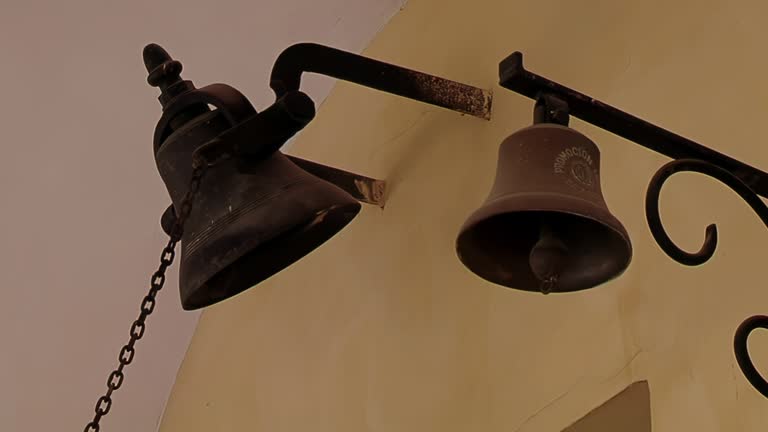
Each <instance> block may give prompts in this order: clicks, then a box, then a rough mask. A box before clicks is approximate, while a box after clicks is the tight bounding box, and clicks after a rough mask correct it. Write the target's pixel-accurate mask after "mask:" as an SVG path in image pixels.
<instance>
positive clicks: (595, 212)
mask: <svg viewBox="0 0 768 432" xmlns="http://www.w3.org/2000/svg"><path fill="white" fill-rule="evenodd" d="M552 196H557V197H558V199H559V200H560V203H563V202H564V201H566V202H567V201H570V202H571V203H574V204H576V203H578V204H579V205H577V206H576V207H579V208H580V209H578V210H577V209H573V208H570V209H568V208H564V207H566V206H563V205H557V206H555V205H546V204H542V203H538V204H539V205H536V204H537V203H535V202H532V201H538V200H536V199H534V200H531V199H530V198H531V197H534V198H536V197H538V198H547V200H541V201H542V202H543V203H546V202H552V201H551V197H552ZM521 199H523V200H525V201H527V205H526V207H525V208H522V207H521V205H520V202H519V201H520V200H521ZM587 209H589V210H591V211H592V213H591V214H590V213H589V212H588V211H587ZM512 213H561V214H567V215H570V216H575V217H578V218H581V219H584V220H587V221H589V222H590V223H595V224H599V225H601V226H603V227H606V228H608V230H609V232H610V233H612V234H613V235H614V236H615V238H616V239H620V240H621V241H619V242H618V243H617V244H619V245H622V248H621V251H620V252H619V254H618V255H619V259H617V260H616V261H615V263H616V264H615V265H616V266H615V270H614V271H611V272H609V273H606V275H605V277H604V278H601V280H599V281H598V282H597V283H595V284H593V285H589V286H583V287H577V288H573V289H566V290H562V291H552V293H553V294H566V293H569V292H577V291H583V290H587V289H592V288H597V287H598V286H600V285H603V284H605V283H607V282H609V281H611V280H613V279H616V278H618V277H619V276H621V275H622V274H623V273H624V272H625V271H626V270H627V269H628V268H629V266H630V264H631V263H632V258H633V247H632V241H631V239H630V237H629V233H628V232H627V230H626V228H624V225H623V224H622V223H621V222H620V221H619V220H618V218H616V217H615V216H614V215H613V214H612V213H611V212H610V211H609V210H608V209H607V207H605V208H603V207H600V206H597V205H595V204H593V203H592V202H590V201H587V200H584V199H581V198H578V197H574V196H571V195H562V194H555V193H540V192H536V193H517V194H514V195H507V196H500V197H497V198H495V199H491V200H487V201H486V202H485V203H484V204H483V205H482V206H481V207H480V208H479V209H477V210H475V211H474V212H473V213H472V214H471V215H470V216H469V217H468V218H467V220H466V221H465V222H464V224H463V225H462V227H461V229H460V231H459V235H458V236H457V237H456V241H455V249H456V254H457V255H458V258H459V260H460V261H461V262H462V264H464V266H465V267H466V268H467V269H468V270H469V271H470V272H471V273H473V274H475V275H476V276H478V277H480V278H481V279H483V280H485V281H488V282H490V283H493V284H496V285H500V286H504V287H507V288H510V289H515V290H519V291H528V292H538V291H539V290H538V289H527V288H521V287H518V286H511V285H509V284H507V283H503V282H502V281H500V280H499V279H498V278H494V277H493V276H492V275H491V274H489V273H487V272H484V271H482V270H481V269H480V268H479V267H477V266H476V264H477V262H475V261H474V260H473V259H471V258H469V257H467V256H464V254H462V248H463V247H464V246H466V245H467V244H468V242H469V241H470V240H469V239H468V236H469V235H470V232H471V231H472V230H473V229H475V228H477V227H478V226H479V225H480V224H483V223H485V222H488V221H490V220H492V219H494V218H496V217H500V216H502V215H504V214H512Z"/></svg>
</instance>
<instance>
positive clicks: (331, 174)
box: [288, 155, 387, 208]
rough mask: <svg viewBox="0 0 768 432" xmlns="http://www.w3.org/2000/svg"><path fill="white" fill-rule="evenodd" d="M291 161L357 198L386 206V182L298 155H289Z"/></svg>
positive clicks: (364, 201) (368, 202)
mask: <svg viewBox="0 0 768 432" xmlns="http://www.w3.org/2000/svg"><path fill="white" fill-rule="evenodd" d="M288 159H290V160H291V162H293V163H295V164H296V165H298V166H299V168H301V169H303V170H304V171H307V172H308V173H310V174H312V175H314V176H315V177H319V178H321V179H323V180H325V181H327V182H330V183H333V184H335V185H336V186H338V187H340V188H341V189H343V190H344V191H345V192H347V193H348V194H350V195H352V196H353V197H354V198H355V199H356V200H358V201H360V202H363V203H366V204H373V205H377V206H379V207H382V208H383V207H384V204H385V202H386V196H385V192H386V185H387V184H386V182H385V181H384V180H377V179H374V178H370V177H366V176H363V175H360V174H355V173H352V172H349V171H344V170H341V169H338V168H334V167H330V166H327V165H322V164H319V163H317V162H312V161H308V160H306V159H301V158H298V157H296V156H290V155H289V156H288Z"/></svg>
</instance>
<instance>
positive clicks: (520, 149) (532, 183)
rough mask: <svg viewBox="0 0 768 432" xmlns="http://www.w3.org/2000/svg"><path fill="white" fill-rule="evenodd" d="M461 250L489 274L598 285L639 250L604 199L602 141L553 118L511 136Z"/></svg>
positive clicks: (568, 285)
mask: <svg viewBox="0 0 768 432" xmlns="http://www.w3.org/2000/svg"><path fill="white" fill-rule="evenodd" d="M456 250H457V253H458V255H459V259H460V260H461V261H462V262H463V263H464V265H466V266H467V267H468V268H469V269H470V270H471V271H472V272H474V273H475V274H477V275H478V276H480V277H482V278H483V279H486V280H488V281H490V282H493V283H496V284H499V285H503V286H506V287H510V288H516V289H520V290H526V291H541V292H544V293H548V292H550V291H552V292H568V291H577V290H582V289H586V288H591V287H594V286H596V285H599V284H601V283H603V282H606V281H608V280H610V279H612V278H614V277H616V276H618V275H620V274H621V273H622V272H623V271H624V270H625V269H626V268H627V266H628V265H629V262H630V260H631V258H632V245H631V243H630V240H629V235H628V234H627V231H626V230H625V229H624V227H623V226H622V225H621V223H620V222H619V221H618V219H616V218H615V217H614V216H613V215H612V214H611V212H610V211H609V210H608V207H607V206H606V204H605V200H604V199H603V194H602V191H601V187H600V152H599V151H598V149H597V146H596V145H595V143H593V142H592V141H591V140H590V139H589V138H587V137H586V136H584V135H582V134H581V133H579V132H577V131H575V130H573V129H570V128H568V127H565V126H560V125H557V124H552V123H541V124H536V125H534V126H530V127H527V128H525V129H522V130H520V131H518V132H516V133H514V134H512V135H511V136H509V137H508V138H507V139H506V140H504V142H503V143H502V144H501V147H500V149H499V161H498V167H497V171H496V181H495V183H494V186H493V189H491V193H490V195H489V196H488V199H487V200H486V201H485V203H484V204H483V206H482V207H480V208H479V209H478V210H477V211H475V212H474V213H473V214H472V215H471V216H470V217H469V219H467V221H466V222H465V223H464V226H463V227H462V228H461V231H460V233H459V236H458V239H457V241H456Z"/></svg>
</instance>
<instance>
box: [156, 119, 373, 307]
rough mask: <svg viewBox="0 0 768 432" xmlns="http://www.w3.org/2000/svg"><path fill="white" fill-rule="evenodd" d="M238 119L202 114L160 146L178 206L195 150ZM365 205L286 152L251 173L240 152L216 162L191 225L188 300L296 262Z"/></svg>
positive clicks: (199, 300) (184, 265)
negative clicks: (241, 165) (239, 160)
mask: <svg viewBox="0 0 768 432" xmlns="http://www.w3.org/2000/svg"><path fill="white" fill-rule="evenodd" d="M229 127H231V124H230V123H229V122H228V120H227V119H226V118H225V116H224V115H223V114H221V110H215V111H211V112H208V113H205V114H202V115H199V116H197V117H196V118H194V119H193V120H191V121H189V122H188V123H186V124H184V125H183V126H182V127H180V128H179V129H177V130H175V131H174V132H173V133H172V134H171V135H170V136H168V138H167V139H165V140H164V142H163V143H162V145H161V146H159V147H158V148H156V149H155V159H156V162H157V167H158V170H159V172H160V175H161V177H162V178H163V181H164V182H165V184H166V187H167V188H168V192H169V194H170V195H171V199H172V200H173V203H174V206H176V207H177V208H178V206H179V205H180V202H181V199H182V198H183V196H184V194H185V193H186V191H187V188H188V183H189V180H190V177H191V167H192V152H193V151H194V150H195V149H196V148H198V147H199V146H200V145H202V144H204V143H206V142H208V141H209V140H211V139H213V138H214V137H216V136H217V135H219V134H221V133H222V132H223V131H225V130H227V129H228V128H229ZM359 210H360V204H359V203H358V202H357V201H356V200H355V199H354V198H353V197H351V196H350V195H349V194H348V193H346V192H344V191H343V190H341V189H339V188H338V187H336V186H335V185H333V184H331V183H328V182H326V181H324V180H321V179H319V178H317V177H315V176H313V175H311V174H309V173H307V172H306V171H304V170H302V169H301V168H299V167H298V166H296V165H295V164H294V163H293V162H291V161H290V160H289V159H288V158H287V157H286V156H285V155H283V154H282V153H280V152H279V151H277V152H274V153H273V154H272V155H271V156H269V157H267V158H266V159H263V160H261V161H259V162H255V163H254V165H253V166H250V169H249V170H247V172H243V171H242V170H240V169H238V167H237V166H236V162H235V161H234V159H230V160H225V161H223V162H220V163H218V164H217V165H215V166H213V167H212V168H209V169H208V171H207V173H206V175H205V177H204V178H203V181H202V183H201V184H200V188H199V190H198V192H197V194H196V198H195V200H194V205H193V207H192V211H191V213H190V214H189V217H188V219H187V221H186V223H185V225H184V234H183V237H182V239H181V267H180V270H179V279H180V282H179V284H180V291H181V304H182V307H183V308H184V309H187V310H190V309H197V308H201V307H205V306H208V305H211V304H213V303H216V302H219V301H221V300H224V299H227V298H229V297H232V296H234V295H236V294H238V293H240V292H242V291H244V290H246V289H248V288H250V287H252V286H253V285H256V284H258V283H259V282H261V281H263V280H265V279H267V278H269V277H270V276H272V275H274V274H275V273H277V272H279V271H281V270H282V269H284V268H286V267H288V266H289V265H291V264H292V263H294V262H295V261H297V260H299V259H300V258H302V257H303V256H305V255H306V254H308V253H310V252H311V251H312V250H314V249H315V248H317V247H318V246H320V245H321V244H322V243H324V242H325V241H326V240H328V239H329V238H331V237H332V236H333V235H335V234H336V233H337V232H338V231H339V230H341V229H342V228H343V227H344V226H345V225H347V223H349V222H350V221H351V220H352V219H353V218H354V217H355V215H356V214H357V213H358V211H359Z"/></svg>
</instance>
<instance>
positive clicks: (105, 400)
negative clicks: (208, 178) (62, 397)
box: [84, 161, 208, 432]
mask: <svg viewBox="0 0 768 432" xmlns="http://www.w3.org/2000/svg"><path fill="white" fill-rule="evenodd" d="M207 167H208V165H207V164H206V163H198V161H196V163H195V164H194V168H193V170H192V179H191V180H190V183H189V189H188V190H187V193H186V195H184V199H182V201H181V206H180V207H181V208H180V209H179V213H178V215H177V216H176V220H175V221H174V223H173V228H172V229H171V234H170V239H169V240H168V244H167V245H166V246H165V248H163V251H162V254H161V255H160V266H159V267H158V269H157V271H156V272H155V273H153V274H152V278H151V280H150V288H149V293H147V295H146V296H145V297H144V299H143V300H142V301H141V308H140V313H139V317H138V318H137V319H136V321H134V322H133V324H132V325H131V331H130V338H129V339H128V343H127V344H125V345H124V346H123V347H122V349H120V355H119V356H118V362H119V363H120V365H119V366H118V367H117V369H115V370H114V371H112V373H110V374H109V378H108V379H107V392H106V393H105V394H104V396H101V397H100V398H99V400H98V402H96V408H95V409H94V411H95V415H94V416H93V420H92V421H91V422H90V423H88V424H87V425H86V426H85V430H84V432H99V429H100V427H101V426H100V425H99V422H100V421H101V418H102V417H104V416H105V415H107V414H109V410H110V409H111V408H112V393H113V392H114V391H115V390H117V389H119V388H120V386H122V385H123V378H125V374H124V372H123V369H124V368H125V367H126V366H128V365H129V364H131V362H132V361H133V356H134V354H135V353H136V350H135V349H134V345H135V344H136V341H138V340H139V339H141V338H142V336H144V330H145V329H146V325H145V321H146V320H147V317H148V316H149V315H150V314H151V313H152V311H153V310H154V309H155V297H156V296H157V293H158V292H159V291H160V290H161V289H163V285H164V284H165V271H166V270H168V267H170V266H171V264H173V259H174V258H175V257H176V243H178V242H179V240H181V235H182V233H183V232H184V222H186V220H187V217H188V216H189V213H190V211H191V210H192V204H193V200H194V199H195V195H196V194H197V190H198V189H199V188H200V182H201V181H202V180H203V176H204V175H205V171H206V168H207Z"/></svg>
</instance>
